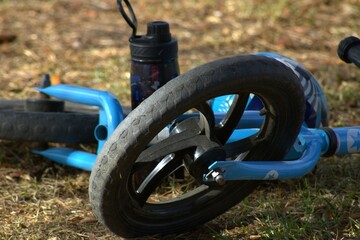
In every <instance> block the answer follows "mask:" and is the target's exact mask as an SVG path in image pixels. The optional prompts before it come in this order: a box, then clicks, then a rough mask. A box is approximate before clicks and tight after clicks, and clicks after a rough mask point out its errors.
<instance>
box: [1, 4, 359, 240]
mask: <svg viewBox="0 0 360 240" xmlns="http://www.w3.org/2000/svg"><path fill="white" fill-rule="evenodd" d="M132 2H133V7H134V10H135V11H136V13H137V17H138V22H139V33H141V34H143V33H144V32H145V23H146V22H148V21H151V20H159V19H161V20H165V21H168V22H169V23H170V25H171V31H172V34H173V35H174V36H176V37H177V39H178V41H179V47H180V51H179V63H180V66H181V72H184V71H186V70H188V69H190V68H193V67H195V66H197V65H199V64H202V63H205V62H208V61H211V60H214V59H218V58H221V57H225V56H229V55H235V54H245V53H251V52H256V51H273V52H277V53H281V54H283V55H286V56H289V57H291V58H294V59H295V60H297V61H299V62H300V63H302V64H303V65H304V66H305V67H306V68H308V69H309V70H310V71H311V72H312V73H313V74H314V75H315V76H316V77H317V79H318V80H319V82H320V84H321V85H322V86H323V89H324V90H325V92H326V95H327V99H328V102H329V106H330V111H331V125H332V126H347V125H360V124H359V123H360V118H359V116H360V114H359V113H360V111H359V104H360V102H359V101H360V99H359V90H360V84H359V78H360V71H356V68H355V67H354V66H350V65H345V64H343V63H341V62H340V60H338V58H337V57H336V47H337V44H338V42H339V41H340V40H341V39H342V38H343V37H345V36H347V35H350V34H353V35H358V36H359V34H360V22H359V21H358V16H360V4H359V3H358V1H356V0H355V1H354V0H344V1H325V0H324V1H323V0H314V1H293V0H280V1H276V2H274V1H257V0H254V1H235V0H224V1H208V0H201V1H200V0H190V1H170V0H166V1H157V0H144V1H132ZM1 32H5V33H6V32H11V33H13V34H16V35H17V40H16V41H15V42H12V43H5V44H0V89H1V91H0V97H1V98H25V97H30V96H36V95H37V93H36V92H35V91H34V90H33V87H34V86H35V85H36V84H38V81H39V79H40V76H41V74H42V73H44V72H50V73H51V74H53V75H56V76H57V77H58V78H60V79H61V80H62V81H63V82H65V83H69V84H76V85H81V86H88V87H93V88H97V89H103V90H109V91H111V92H113V93H114V94H115V95H116V96H117V97H118V98H119V99H120V101H121V103H122V104H124V105H128V104H129V102H130V101H129V74H130V73H129V72H130V68H129V61H130V58H129V48H128V43H127V41H128V37H129V35H130V28H129V27H128V26H127V24H126V23H125V22H124V21H123V20H122V18H121V16H120V14H119V13H118V12H117V9H116V4H115V0H102V1H95V0H90V1H85V0H77V1H70V0H52V1H45V0H34V1H10V0H2V1H1V0H0V33H1ZM34 148H36V145H35V146H34V144H30V143H12V142H7V141H1V142H0V239H53V240H55V239H117V237H116V236H113V235H112V234H111V233H110V232H108V231H107V230H106V229H105V228H104V227H103V226H101V225H100V224H99V223H97V221H96V219H95V218H94V216H93V214H92V211H91V208H90V204H89V201H88V196H87V190H88V189H87V188H88V178H89V173H87V172H83V171H80V170H76V169H72V168H67V167H64V166H60V165H56V164H53V163H51V162H49V161H47V160H45V159H41V158H39V157H38V156H35V155H33V154H31V149H34ZM359 160H360V157H359V155H354V156H351V157H344V158H340V157H334V158H329V159H322V160H321V161H320V162H319V164H318V166H317V169H316V171H314V172H312V173H311V174H309V175H307V176H305V177H303V178H301V179H297V180H289V181H276V182H266V183H263V184H262V186H261V187H260V188H259V189H258V190H257V191H255V192H254V193H253V194H251V195H250V196H249V197H248V198H247V199H245V200H244V201H243V202H242V203H240V204H238V205H237V206H235V207H234V208H232V209H231V210H230V211H228V212H227V213H225V214H223V215H221V216H219V217H218V218H216V219H214V220H213V221H211V222H209V223H207V224H206V225H204V226H203V227H201V228H199V229H197V230H195V231H193V232H191V233H184V234H180V235H177V236H171V238H173V239H200V240H201V239H359V238H360V203H359V199H360V193H359V186H360V161H359ZM175 185H176V183H174V186H175ZM175 191H176V189H169V192H170V193H172V192H175ZM148 239H158V238H156V237H152V238H148Z"/></svg>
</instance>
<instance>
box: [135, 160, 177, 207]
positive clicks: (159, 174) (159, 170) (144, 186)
mask: <svg viewBox="0 0 360 240" xmlns="http://www.w3.org/2000/svg"><path fill="white" fill-rule="evenodd" d="M182 165H183V160H182V158H181V157H179V156H176V155H175V154H169V155H167V156H165V157H164V158H163V159H162V160H161V161H160V162H159V163H158V164H157V165H156V167H155V168H154V169H153V170H152V171H151V172H150V174H149V175H147V177H146V178H145V179H144V181H143V182H142V183H141V184H140V186H139V187H138V189H137V190H136V200H137V201H138V203H139V204H140V205H141V206H143V205H144V204H145V202H146V200H147V199H148V198H149V196H150V195H151V193H153V192H154V191H155V189H156V188H157V187H158V186H160V184H161V181H162V180H163V179H164V178H166V177H167V176H169V175H170V174H171V173H173V172H174V171H175V170H177V169H178V168H180V167H181V166H182Z"/></svg>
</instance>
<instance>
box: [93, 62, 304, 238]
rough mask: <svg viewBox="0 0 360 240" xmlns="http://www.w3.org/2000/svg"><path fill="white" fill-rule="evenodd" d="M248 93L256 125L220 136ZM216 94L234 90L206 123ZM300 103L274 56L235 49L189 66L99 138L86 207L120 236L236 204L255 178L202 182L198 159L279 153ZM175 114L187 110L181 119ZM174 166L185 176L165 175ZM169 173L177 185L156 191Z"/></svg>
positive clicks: (191, 220) (296, 86) (288, 141)
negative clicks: (238, 134)
mask: <svg viewBox="0 0 360 240" xmlns="http://www.w3.org/2000/svg"><path fill="white" fill-rule="evenodd" d="M250 93H252V94H255V95H256V96H258V97H259V98H260V99H261V101H262V102H263V104H264V106H265V107H264V109H263V110H262V111H261V114H264V116H265V120H264V122H263V125H262V127H261V128H260V130H259V131H258V132H257V133H256V134H255V135H252V136H250V137H247V138H245V139H242V140H238V141H235V142H232V143H226V142H227V140H228V138H229V136H230V135H231V133H232V132H233V130H234V129H235V127H236V124H237V122H238V120H239V119H240V118H241V115H242V112H243V111H244V108H245V106H246V103H247V99H248V94H250ZM226 94H236V96H237V97H236V100H235V101H233V103H232V105H231V108H230V110H229V112H228V113H227V115H226V116H225V118H224V119H223V120H222V122H221V123H220V124H217V123H214V114H213V112H212V110H211V108H210V107H209V106H208V104H207V101H208V100H210V99H212V98H214V97H217V96H222V95H226ZM304 108H305V100H304V93H303V90H302V87H301V85H300V83H299V80H298V79H297V77H296V75H295V74H294V73H293V72H292V71H291V70H290V69H289V68H288V67H286V66H285V65H283V64H282V63H280V62H278V61H276V60H273V59H270V58H266V57H260V56H235V57H231V58H225V59H222V60H218V61H214V62H211V63H208V64H205V65H202V66H200V67H198V68H195V69H193V70H191V71H189V72H187V73H185V74H183V75H181V76H179V77H177V78H175V79H173V80H171V81H170V82H169V83H167V84H166V85H165V86H164V87H162V88H160V89H159V90H158V91H156V92H155V93H154V94H153V95H151V96H150V97H149V98H148V99H146V100H145V101H144V102H143V103H142V104H140V106H139V107H138V108H136V109H135V110H133V111H132V112H131V113H130V114H129V115H128V117H127V118H126V119H125V120H124V121H123V122H122V123H121V124H120V125H119V126H118V128H117V129H116V130H115V131H114V133H113V134H112V135H111V137H110V138H109V140H108V141H107V142H106V144H105V145H104V148H103V149H102V151H101V152H100V154H99V155H98V158H97V161H96V163H95V165H94V167H93V171H92V173H91V177H90V187H89V195H90V201H91V204H92V208H93V211H94V213H95V215H96V216H97V218H98V220H99V221H100V222H101V223H103V224H104V225H105V226H106V227H108V228H109V229H110V230H111V231H112V232H114V233H116V234H118V235H120V236H123V237H135V236H143V235H153V234H171V233H181V232H184V231H189V230H191V229H193V228H195V227H197V226H199V225H201V224H203V223H205V222H207V221H209V220H211V219H213V218H214V217H216V216H218V215H220V214H222V213H223V212H225V211H226V210H228V209H229V208H231V207H232V206H234V205H235V204H237V203H238V202H240V201H241V200H242V199H244V198H245V197H246V196H247V195H249V194H250V193H251V192H252V191H253V190H254V189H255V188H256V187H257V186H258V184H259V181H233V182H227V183H225V184H224V185H217V184H211V185H205V184H202V183H201V179H202V176H203V174H204V173H206V168H207V166H209V164H211V163H212V162H214V161H216V160H224V159H225V158H227V160H230V159H235V158H237V159H238V160H242V161H249V160H253V161H255V160H279V159H282V158H283V157H284V156H285V154H286V153H287V152H288V150H289V149H290V147H291V146H292V144H293V143H294V141H295V139H296V136H297V134H298V132H299V130H300V127H301V124H302V121H303V116H304ZM184 113H190V114H188V115H189V116H192V117H189V118H187V119H185V120H183V118H182V117H180V116H184V115H183V114H184ZM194 113H196V114H194ZM180 119H181V120H180ZM163 129H170V133H169V136H168V137H167V138H165V139H163V140H161V141H156V136H159V134H158V133H160V134H163V131H164V130H163ZM150 142H151V143H150ZM149 143H150V144H149ZM179 168H183V169H185V176H184V178H183V179H182V180H176V179H175V180H174V178H172V173H174V172H175V171H176V170H177V169H179ZM178 181H181V183H180V187H179V188H180V190H178V189H179V188H176V189H173V190H172V191H170V193H169V192H166V189H167V188H173V187H174V185H176V184H177V182H178ZM185 181H186V182H185ZM175 191H178V192H179V193H178V194H173V193H174V192H175Z"/></svg>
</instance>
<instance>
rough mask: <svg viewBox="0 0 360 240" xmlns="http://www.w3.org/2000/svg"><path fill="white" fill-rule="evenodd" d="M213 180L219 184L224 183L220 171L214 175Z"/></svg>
mask: <svg viewBox="0 0 360 240" xmlns="http://www.w3.org/2000/svg"><path fill="white" fill-rule="evenodd" d="M215 182H216V183H217V184H219V185H221V186H222V185H224V184H225V182H226V181H225V178H224V175H223V174H222V173H219V174H218V175H217V176H216V177H215Z"/></svg>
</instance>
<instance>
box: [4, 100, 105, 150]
mask: <svg viewBox="0 0 360 240" xmlns="http://www.w3.org/2000/svg"><path fill="white" fill-rule="evenodd" d="M31 103H32V102H31V101H30V102H29V101H28V102H27V101H26V100H0V139H6V140H14V141H40V142H56V143H69V144H73V143H95V142H96V139H95V137H94V129H95V127H96V126H97V125H98V122H99V116H98V114H97V113H96V109H94V108H91V107H87V106H83V105H74V104H71V103H66V104H65V110H64V111H59V112H48V111H46V112H43V111H32V110H27V107H26V106H27V104H31ZM53 103H55V105H57V106H55V108H59V106H61V104H59V103H60V102H56V101H53Z"/></svg>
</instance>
